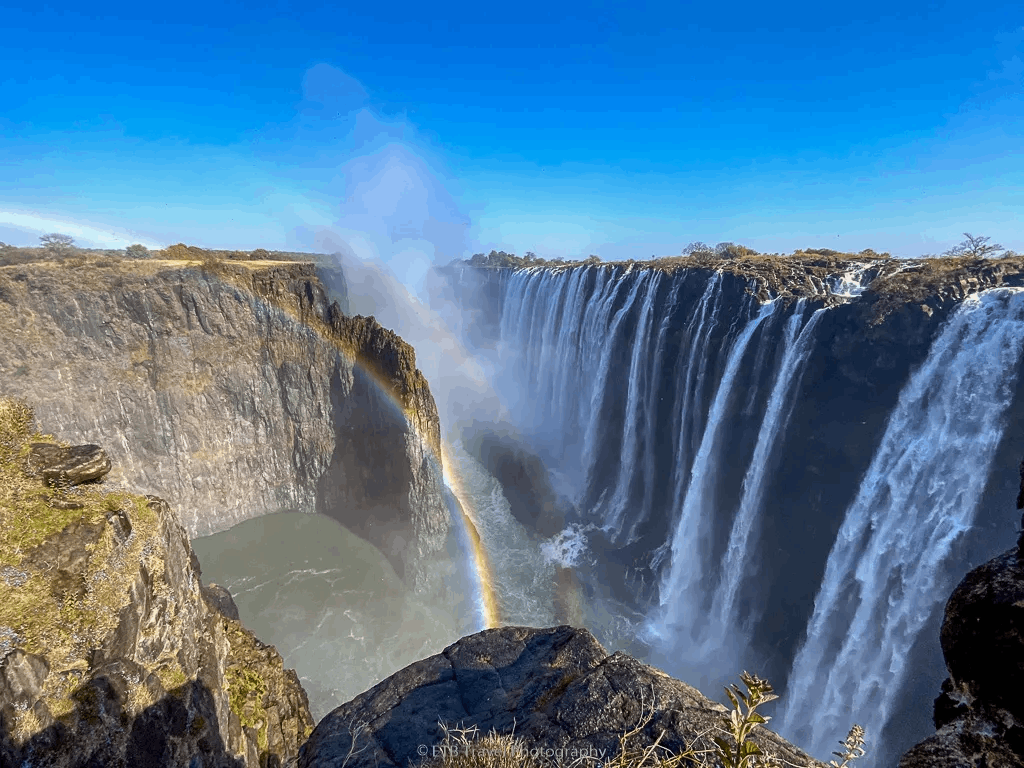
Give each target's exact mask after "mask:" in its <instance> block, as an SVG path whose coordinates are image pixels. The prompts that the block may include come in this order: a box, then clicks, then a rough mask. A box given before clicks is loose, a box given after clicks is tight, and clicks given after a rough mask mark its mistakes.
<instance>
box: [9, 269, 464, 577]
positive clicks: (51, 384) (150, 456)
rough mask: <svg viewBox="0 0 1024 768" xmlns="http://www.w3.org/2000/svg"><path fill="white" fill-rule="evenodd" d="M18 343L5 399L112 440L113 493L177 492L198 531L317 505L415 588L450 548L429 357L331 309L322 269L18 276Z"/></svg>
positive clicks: (65, 431)
mask: <svg viewBox="0 0 1024 768" xmlns="http://www.w3.org/2000/svg"><path fill="white" fill-rule="evenodd" d="M0 335H2V336H3V338H4V340H5V341H4V344H3V345H0V394H8V395H14V396H18V397H22V398H26V399H28V400H30V401H31V402H32V403H33V405H34V407H35V410H36V415H37V417H38V419H39V423H40V425H42V427H43V428H44V429H46V430H51V431H53V432H56V433H59V434H61V435H64V436H66V437H68V438H70V439H80V440H85V439H89V440H95V441H96V442H98V443H101V444H102V445H103V446H104V448H105V449H106V451H107V452H108V453H109V459H110V460H112V461H113V463H114V465H115V467H116V468H115V469H114V471H113V472H112V473H111V475H110V476H109V477H107V482H108V483H110V484H118V483H120V484H121V486H122V487H125V488H134V487H145V488H147V489H150V490H152V491H153V492H154V493H157V494H159V495H160V496H161V497H163V498H166V499H167V500H168V502H169V503H170V504H171V505H172V506H173V507H174V509H175V510H176V512H177V514H178V515H179V516H180V518H181V521H182V523H183V524H184V526H185V529H186V530H187V531H188V534H189V536H191V537H196V536H203V535H207V534H210V533H215V532H217V531H221V530H225V529H227V528H230V527H231V526H233V525H235V524H236V523H239V522H241V521H242V520H245V519H247V518H249V517H253V516H256V515H261V514H268V513H273V512H281V511H288V510H296V509H299V510H305V511H309V512H314V511H317V512H321V513H324V514H328V515H331V516H334V517H336V518H337V519H339V521H340V522H342V523H343V524H344V525H347V526H350V527H352V528H353V530H356V531H357V532H358V533H360V534H361V535H363V536H364V537H366V538H367V539H368V540H369V541H371V542H372V543H373V544H375V545H376V546H377V547H379V548H380V549H381V550H382V551H383V552H384V553H385V554H386V555H387V556H388V558H389V559H390V560H391V562H392V565H393V566H394V567H395V568H396V570H397V571H398V573H399V574H401V575H402V576H403V577H405V578H407V579H408V580H410V581H413V582H415V581H416V580H417V579H418V578H419V577H420V575H421V569H420V565H421V561H422V560H424V559H427V558H429V557H430V556H431V554H432V553H436V552H439V551H440V550H441V549H442V548H443V546H444V540H445V536H446V534H447V532H448V519H449V518H448V511H447V509H446V507H445V504H444V500H443V496H442V492H441V487H442V477H441V468H440V463H439V460H437V458H436V457H437V451H438V447H439V442H440V426H439V421H438V416H437V410H436V408H435V406H434V401H433V399H432V397H431V395H430V390H429V387H428V386H427V382H426V380H425V379H424V378H423V376H422V374H421V373H420V372H419V371H418V370H417V369H416V358H415V354H414V352H413V350H412V348H411V347H410V346H409V345H408V344H405V343H404V342H403V341H402V340H401V339H400V338H399V337H397V336H396V335H395V334H394V333H392V332H390V331H388V330H386V329H384V328H381V327H380V325H379V324H378V323H376V321H375V320H374V319H373V318H361V317H356V318H352V317H348V316H346V315H345V314H344V313H343V312H342V311H341V309H340V308H339V307H338V306H337V304H330V303H329V302H328V300H327V295H326V293H325V291H324V288H323V286H322V285H321V283H320V281H319V280H318V278H317V268H316V267H315V266H314V265H313V264H302V263H280V262H259V263H256V266H255V267H249V266H243V265H239V264H231V263H225V264H221V265H219V266H217V267H216V269H213V268H200V267H199V266H189V265H188V264H187V263H184V264H183V263H181V262H177V263H176V262H166V261H164V262H161V261H159V260H152V261H125V262H107V263H105V264H104V265H94V266H91V267H89V269H87V270H85V269H71V268H67V267H61V266H59V265H52V264H51V265H45V264H39V265H20V266H11V267H0ZM43 450H46V449H43ZM51 450H56V449H51ZM41 458H46V459H53V458H54V457H41ZM97 460H98V458H97ZM89 466H90V467H91V468H90V469H88V471H89V472H92V473H94V474H95V473H96V472H99V471H101V465H100V464H96V465H95V466H92V465H89ZM58 470H59V468H58ZM87 474H88V473H86V474H83V475H82V476H81V477H80V478H71V477H70V476H69V477H68V479H69V480H72V481H76V480H84V479H86V476H87ZM64 475H67V471H64ZM62 476H63V475H61V471H58V472H57V473H56V474H55V475H54V477H55V479H60V477H62ZM67 503H71V502H67V501H65V500H61V499H55V500H54V504H56V505H62V504H67Z"/></svg>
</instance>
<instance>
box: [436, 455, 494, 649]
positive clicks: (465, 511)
mask: <svg viewBox="0 0 1024 768" xmlns="http://www.w3.org/2000/svg"><path fill="white" fill-rule="evenodd" d="M441 470H442V474H443V476H444V481H445V484H446V485H447V486H448V488H450V489H451V492H452V493H453V494H455V498H456V499H458V501H459V508H460V509H461V511H462V523H463V525H464V526H465V529H466V535H467V537H468V538H469V542H470V547H471V548H472V558H473V570H474V573H475V574H476V577H477V583H478V587H479V599H480V613H481V617H482V618H483V623H484V629H491V628H493V627H498V626H500V625H501V611H500V609H499V607H498V597H497V593H496V591H495V589H494V579H493V576H492V575H491V574H492V571H491V566H490V563H489V562H488V561H487V550H486V549H484V545H483V541H481V539H480V532H479V527H478V525H477V522H476V520H475V519H474V517H473V514H474V510H473V507H472V506H471V505H470V504H469V502H468V496H467V494H466V492H465V489H464V488H463V487H462V479H461V478H460V477H459V476H458V474H457V473H456V472H455V463H454V462H453V461H452V459H451V453H450V451H449V449H448V446H447V444H446V443H445V442H444V440H443V439H442V441H441Z"/></svg>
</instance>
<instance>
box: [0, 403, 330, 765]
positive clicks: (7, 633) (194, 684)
mask: <svg viewBox="0 0 1024 768" xmlns="http://www.w3.org/2000/svg"><path fill="white" fill-rule="evenodd" d="M30 415H31V414H30V411H29V410H28V409H27V408H25V407H24V406H23V405H21V404H18V403H16V402H15V401H12V400H9V399H0V530H2V531H3V536H2V537H0V582H2V587H0V590H2V593H3V600H2V601H0V764H2V765H4V766H7V765H10V766H15V765H17V766H21V767H22V768H36V767H37V766H39V767H41V766H47V768H63V767H64V766H68V767H69V768H70V767H71V766H76V767H77V766H100V765H102V766H124V767H125V768H128V767H129V766H140V767H141V766H158V765H159V766H168V767H171V766H181V768H185V766H188V768H198V767H199V766H203V767H204V768H211V767H213V766H216V767H218V768H221V767H223V768H257V767H259V768H268V767H269V766H278V767H280V766H282V765H283V764H285V763H286V762H287V761H289V760H291V759H292V758H294V757H295V756H296V754H297V752H298V748H299V745H300V744H301V743H302V742H303V741H304V740H305V738H306V736H307V735H308V734H309V732H310V731H311V730H312V727H313V721H312V718H311V716H310V713H309V706H308V702H307V700H306V694H305V692H304V691H303V690H302V687H301V686H300V685H299V682H298V678H297V677H296V675H295V672H294V671H293V670H286V669H284V667H283V664H282V660H281V657H280V655H279V654H278V653H277V652H276V651H275V650H274V649H273V648H272V647H269V646H266V645H264V644H262V643H260V642H259V641H258V640H257V639H256V638H255V637H254V636H253V635H252V634H251V633H250V632H248V631H247V630H246V629H245V628H244V627H243V626H242V625H241V624H239V623H238V621H237V620H235V619H233V618H231V617H229V616H228V615H225V614H227V613H230V610H226V611H224V613H222V612H220V610H219V609H218V606H217V604H215V603H211V602H207V601H206V600H205V599H204V592H205V590H204V588H203V587H202V584H201V581H200V575H201V574H200V571H199V564H198V562H197V561H196V559H195V556H194V555H193V554H192V551H191V548H190V547H189V542H188V537H187V534H186V532H185V530H184V529H183V528H182V526H181V525H180V523H179V522H178V520H177V517H176V515H175V514H174V513H173V512H172V511H171V508H170V507H169V506H168V504H167V503H166V502H164V501H163V500H161V499H159V498H158V497H155V496H139V495H135V494H129V493H125V492H107V491H106V489H104V488H103V487H102V486H101V485H100V486H98V485H97V484H96V483H95V482H92V483H86V484H76V485H75V486H74V487H65V488H64V489H60V488H53V487H50V486H49V485H47V484H45V483H44V482H42V478H40V477H38V476H33V475H31V474H28V473H26V471H25V469H26V464H27V465H29V466H31V467H33V468H34V469H36V470H37V472H38V474H44V475H45V473H46V471H47V470H48V469H52V468H53V467H54V466H55V464H54V463H53V462H57V464H56V466H60V467H61V468H62V469H64V470H66V471H67V474H68V475H69V476H71V475H73V470H74V468H75V466H79V467H82V466H84V467H88V466H90V465H94V462H95V460H96V457H97V456H98V455H99V453H98V452H99V451H100V449H97V448H96V446H74V447H72V446H67V445H63V446H62V445H59V444H56V443H54V442H51V441H49V440H48V439H47V438H46V436H43V435H34V436H31V437H30V436H29V435H30V432H31V428H30V421H31V419H30ZM26 438H27V439H26ZM43 446H49V447H48V448H44V447H43ZM47 456H49V458H46V457H47ZM72 456H78V457H79V459H80V461H79V463H78V464H77V465H76V464H75V462H73V461H71V459H70V458H69V457H72ZM95 479H96V478H93V480H95ZM58 494H64V495H65V498H67V499H72V500H74V501H75V502H76V506H74V507H71V508H64V507H59V508H57V509H54V508H53V507H52V506H50V505H49V504H48V503H47V502H48V501H49V500H50V499H51V498H52V497H53V496H54V495H58ZM221 591H224V590H221ZM215 592H216V590H215ZM227 600H228V601H229V602H230V596H228V597H227Z"/></svg>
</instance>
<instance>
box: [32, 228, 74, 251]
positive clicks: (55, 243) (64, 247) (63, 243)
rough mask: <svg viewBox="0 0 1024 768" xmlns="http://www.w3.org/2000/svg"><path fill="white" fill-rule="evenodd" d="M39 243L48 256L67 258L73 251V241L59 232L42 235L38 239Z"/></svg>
mask: <svg viewBox="0 0 1024 768" xmlns="http://www.w3.org/2000/svg"><path fill="white" fill-rule="evenodd" d="M39 242H41V243H42V245H43V249H44V250H45V251H46V252H47V253H48V254H49V255H50V256H67V255H69V254H70V253H72V252H73V251H74V250H75V239H74V238H73V237H71V236H70V235H62V234H60V233H59V232H52V233H50V234H49V235H43V236H42V237H40V238H39Z"/></svg>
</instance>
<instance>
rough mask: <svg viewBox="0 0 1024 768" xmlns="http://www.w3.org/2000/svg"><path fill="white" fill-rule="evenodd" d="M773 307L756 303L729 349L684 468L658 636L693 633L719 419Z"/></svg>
mask: <svg viewBox="0 0 1024 768" xmlns="http://www.w3.org/2000/svg"><path fill="white" fill-rule="evenodd" d="M778 306H779V302H777V301H775V302H769V303H767V304H764V305H762V306H761V309H760V311H759V312H758V313H757V315H756V316H755V317H754V318H752V319H751V320H749V321H748V322H747V324H746V326H745V327H744V328H743V330H742V331H741V332H740V334H739V336H738V337H737V338H736V339H735V341H734V342H733V344H732V347H731V348H730V350H729V357H728V361H727V362H726V366H725V371H724V372H723V374H722V379H721V381H719V384H718V390H717V391H716V392H715V398H714V400H713V401H712V404H711V410H710V411H709V413H708V418H707V425H706V426H705V428H704V433H703V435H702V437H701V441H700V447H699V448H698V449H697V454H696V456H695V457H694V460H693V467H692V468H691V470H690V480H689V483H688V484H687V487H686V492H685V495H684V497H683V503H682V509H681V510H680V513H679V516H678V519H677V521H676V523H675V532H674V533H673V536H672V543H671V547H670V554H671V561H670V563H669V567H668V573H667V575H663V578H662V581H661V586H660V591H659V594H660V599H661V609H662V610H661V615H660V616H659V617H658V618H657V620H656V624H658V625H659V632H658V633H659V634H660V635H661V636H669V637H677V636H678V633H679V632H680V631H683V632H687V633H688V634H689V635H691V637H690V641H691V642H692V639H693V638H692V634H693V630H694V629H696V628H697V626H698V625H699V624H700V623H701V621H700V610H701V604H702V602H703V592H702V589H701V580H702V578H703V576H704V575H705V574H706V573H707V572H708V562H707V556H708V550H709V548H710V547H709V533H710V532H709V530H708V529H709V526H710V523H711V520H712V518H713V513H714V498H713V493H712V487H711V485H712V480H713V477H714V471H715V460H716V458H717V457H718V455H719V448H720V445H721V425H722V420H723V417H724V415H725V411H726V406H727V404H728V401H729V396H730V395H731V394H732V390H733V383H734V382H735V380H736V374H737V372H738V371H739V367H740V362H741V361H742V359H743V353H744V352H745V351H746V349H747V345H748V344H749V343H750V339H751V338H752V337H753V335H754V331H756V330H757V328H758V326H760V325H761V323H763V322H764V321H765V320H766V319H767V318H768V316H769V315H771V314H772V312H774V311H775V310H776V308H777V307H778ZM687 644H689V643H687Z"/></svg>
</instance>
